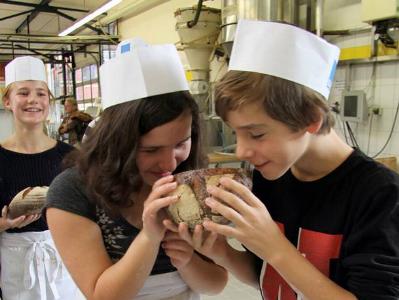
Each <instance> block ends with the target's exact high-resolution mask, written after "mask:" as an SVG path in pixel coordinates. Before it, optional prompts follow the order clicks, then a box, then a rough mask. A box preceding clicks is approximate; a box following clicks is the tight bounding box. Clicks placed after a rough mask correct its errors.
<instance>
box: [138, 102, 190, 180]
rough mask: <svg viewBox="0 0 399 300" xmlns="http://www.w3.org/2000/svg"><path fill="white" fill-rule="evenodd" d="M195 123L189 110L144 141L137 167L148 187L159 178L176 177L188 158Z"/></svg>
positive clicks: (150, 134)
mask: <svg viewBox="0 0 399 300" xmlns="http://www.w3.org/2000/svg"><path fill="white" fill-rule="evenodd" d="M191 123H192V116H191V112H190V111H188V110H187V111H185V112H184V113H182V114H181V115H180V116H179V117H177V118H176V119H175V120H173V121H170V122H168V123H165V124H163V125H160V126H157V127H155V128H154V129H152V130H150V131H149V132H148V133H146V134H145V135H143V136H142V137H141V138H140V145H139V147H138V152H137V157H136V164H137V168H138V170H139V173H140V176H141V178H142V180H143V181H144V183H146V184H147V185H153V184H154V182H155V181H157V180H158V179H159V178H161V177H163V176H167V175H170V174H172V173H173V171H175V170H176V168H177V166H178V165H179V164H180V163H182V162H183V161H185V160H186V159H187V158H188V156H189V154H190V150H191Z"/></svg>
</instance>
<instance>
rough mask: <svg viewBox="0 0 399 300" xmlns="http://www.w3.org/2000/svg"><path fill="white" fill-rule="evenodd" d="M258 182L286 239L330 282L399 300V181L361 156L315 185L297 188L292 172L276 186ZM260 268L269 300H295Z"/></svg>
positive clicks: (362, 294) (363, 295)
mask: <svg viewBox="0 0 399 300" xmlns="http://www.w3.org/2000/svg"><path fill="white" fill-rule="evenodd" d="M253 181H254V188H253V192H254V193H255V195H257V197H258V198H259V199H260V200H261V201H263V203H264V204H265V205H266V207H267V209H268V211H269V212H270V214H271V216H272V218H273V219H274V220H275V221H276V222H277V224H278V225H279V226H280V228H281V229H282V230H283V231H284V233H285V235H286V236H287V238H288V239H289V240H290V241H291V243H292V244H294V245H295V246H296V247H297V249H298V250H299V251H300V252H301V253H303V254H304V255H305V257H306V258H307V259H308V260H309V261H311V262H312V263H313V264H314V265H315V266H316V267H317V268H318V269H319V270H321V271H322V272H323V273H324V274H325V275H326V276H328V277H329V278H331V279H332V280H333V281H335V282H336V283H337V284H339V285H340V286H342V287H344V288H345V289H347V290H349V291H351V292H352V293H354V294H355V295H356V296H357V297H358V298H359V299H373V300H382V299H384V300H388V299H392V300H393V299H396V300H397V299H399V176H398V174H396V173H394V172H393V171H391V170H389V169H387V168H386V167H384V166H383V165H381V164H379V163H377V162H375V161H374V160H372V159H371V158H368V157H366V156H365V155H364V154H362V153H361V152H360V151H357V150H355V151H354V152H353V153H352V154H351V155H350V157H349V158H348V159H347V160H346V161H344V162H343V163H342V164H341V165H340V166H339V167H338V168H337V169H335V170H334V171H333V172H331V173H330V174H328V175H327V176H325V177H323V178H321V179H319V180H316V181H312V182H302V181H299V180H297V179H296V178H295V177H294V176H293V174H292V173H291V172H290V171H288V172H287V173H286V174H285V175H283V176H282V177H280V178H278V179H277V180H273V181H269V180H266V179H264V178H263V177H262V175H261V174H260V173H259V172H257V171H255V172H254V176H253ZM262 264H263V261H262V260H261V259H257V269H258V271H259V275H261V272H262V275H261V278H262V279H261V287H262V290H263V295H264V298H265V299H276V298H274V296H275V295H276V293H278V291H279V288H281V290H282V294H285V295H290V296H288V297H287V298H285V297H283V298H282V299H291V297H295V293H294V292H293V290H292V289H291V288H290V287H289V286H288V285H287V284H286V283H285V282H284V280H283V279H282V278H281V277H280V276H279V274H277V272H275V271H274V269H273V268H272V267H270V266H268V265H267V264H265V265H264V267H265V268H264V269H263V270H262ZM315 284H316V283H315ZM292 299H294V298H292ZM295 299H296V298H295Z"/></svg>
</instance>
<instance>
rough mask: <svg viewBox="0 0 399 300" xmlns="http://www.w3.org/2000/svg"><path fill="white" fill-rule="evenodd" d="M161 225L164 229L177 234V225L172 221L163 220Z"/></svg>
mask: <svg viewBox="0 0 399 300" xmlns="http://www.w3.org/2000/svg"><path fill="white" fill-rule="evenodd" d="M162 223H163V225H164V226H165V227H166V229H168V230H170V231H172V232H179V229H178V227H177V225H176V224H175V223H174V222H173V221H171V220H169V219H165V220H163V222H162Z"/></svg>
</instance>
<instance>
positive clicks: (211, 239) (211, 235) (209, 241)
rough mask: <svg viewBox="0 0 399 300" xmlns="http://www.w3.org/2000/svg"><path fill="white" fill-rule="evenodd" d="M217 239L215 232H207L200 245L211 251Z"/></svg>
mask: <svg viewBox="0 0 399 300" xmlns="http://www.w3.org/2000/svg"><path fill="white" fill-rule="evenodd" d="M217 238H218V234H217V233H216V232H215V231H208V236H207V238H206V239H205V240H204V242H203V243H202V247H203V248H204V249H212V247H213V245H214V244H215V242H216V240H217Z"/></svg>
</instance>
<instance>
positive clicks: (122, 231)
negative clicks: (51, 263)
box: [46, 168, 176, 275]
mask: <svg viewBox="0 0 399 300" xmlns="http://www.w3.org/2000/svg"><path fill="white" fill-rule="evenodd" d="M46 207H47V208H48V207H54V208H58V209H62V210H65V211H68V212H71V213H74V214H77V215H79V216H82V217H85V218H88V219H90V220H91V221H93V222H95V223H96V224H97V225H98V226H99V227H100V229H101V233H102V237H103V241H104V245H105V248H106V251H107V253H108V255H109V256H110V258H111V259H112V261H114V262H115V261H118V260H119V259H120V258H122V256H123V255H124V254H125V253H126V251H127V249H128V248H129V246H130V244H131V243H132V241H133V240H134V239H135V237H136V236H137V235H138V234H139V232H140V229H138V228H136V227H134V226H133V225H131V224H130V223H128V222H127V221H126V220H125V219H124V218H123V217H112V216H110V214H108V213H107V211H106V210H104V209H103V208H101V207H99V206H97V205H96V204H94V202H93V201H91V200H90V199H89V197H88V194H87V192H86V188H85V186H84V184H83V182H82V181H81V178H80V175H79V173H78V171H77V169H76V168H71V169H67V170H65V171H64V172H62V173H61V174H60V175H58V176H57V177H56V178H55V179H54V181H53V183H52V184H51V186H50V189H49V191H48V194H47V204H46ZM173 271H176V268H174V267H173V266H172V264H171V262H170V259H169V257H168V256H167V255H166V254H165V252H164V250H163V249H162V248H160V249H159V252H158V256H157V259H156V262H155V265H154V267H153V269H152V271H151V275H155V274H162V273H168V272H173Z"/></svg>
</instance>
